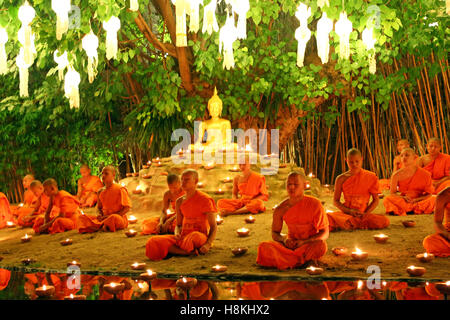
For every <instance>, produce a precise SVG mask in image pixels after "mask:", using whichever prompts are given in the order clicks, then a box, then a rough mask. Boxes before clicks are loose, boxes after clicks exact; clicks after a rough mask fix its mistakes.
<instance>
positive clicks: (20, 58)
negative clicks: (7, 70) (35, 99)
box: [16, 48, 31, 97]
mask: <svg viewBox="0 0 450 320" xmlns="http://www.w3.org/2000/svg"><path fill="white" fill-rule="evenodd" d="M16 65H17V67H18V68H19V88H20V96H21V97H28V68H29V67H30V66H31V64H27V63H26V62H25V50H24V48H20V51H19V54H18V55H17V57H16Z"/></svg>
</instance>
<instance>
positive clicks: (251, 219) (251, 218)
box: [245, 216, 256, 223]
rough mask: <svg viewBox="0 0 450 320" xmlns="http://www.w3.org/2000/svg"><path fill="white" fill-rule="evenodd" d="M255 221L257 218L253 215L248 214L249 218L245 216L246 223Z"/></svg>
mask: <svg viewBox="0 0 450 320" xmlns="http://www.w3.org/2000/svg"><path fill="white" fill-rule="evenodd" d="M255 221H256V219H255V218H254V217H253V216H248V217H247V218H245V222H246V223H254V222H255Z"/></svg>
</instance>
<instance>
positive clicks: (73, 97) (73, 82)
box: [64, 67, 81, 109]
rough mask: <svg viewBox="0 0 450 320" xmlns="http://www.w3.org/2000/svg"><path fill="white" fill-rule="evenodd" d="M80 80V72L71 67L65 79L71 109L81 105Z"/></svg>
mask: <svg viewBox="0 0 450 320" xmlns="http://www.w3.org/2000/svg"><path fill="white" fill-rule="evenodd" d="M80 80H81V79H80V74H79V73H78V72H76V71H75V69H73V68H72V67H69V70H68V71H67V73H66V77H65V79H64V92H65V96H66V98H68V99H69V103H70V108H71V109H72V108H79V107H80V93H79V90H78V85H79V84H80Z"/></svg>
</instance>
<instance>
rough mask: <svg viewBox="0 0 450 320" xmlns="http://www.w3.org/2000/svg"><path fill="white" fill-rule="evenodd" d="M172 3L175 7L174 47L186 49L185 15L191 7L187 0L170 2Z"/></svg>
mask: <svg viewBox="0 0 450 320" xmlns="http://www.w3.org/2000/svg"><path fill="white" fill-rule="evenodd" d="M172 3H173V4H174V5H175V20H176V23H175V29H176V36H177V38H176V46H177V47H187V36H186V14H187V13H188V12H190V9H191V7H190V5H189V2H188V0H172Z"/></svg>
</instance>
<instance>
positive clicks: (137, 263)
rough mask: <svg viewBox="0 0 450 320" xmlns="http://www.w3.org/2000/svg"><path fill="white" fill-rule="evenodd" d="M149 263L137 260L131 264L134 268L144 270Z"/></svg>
mask: <svg viewBox="0 0 450 320" xmlns="http://www.w3.org/2000/svg"><path fill="white" fill-rule="evenodd" d="M146 266H147V265H146V264H145V263H144V262H141V263H139V262H135V263H133V264H132V265H131V269H133V270H144V269H145V267H146Z"/></svg>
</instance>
